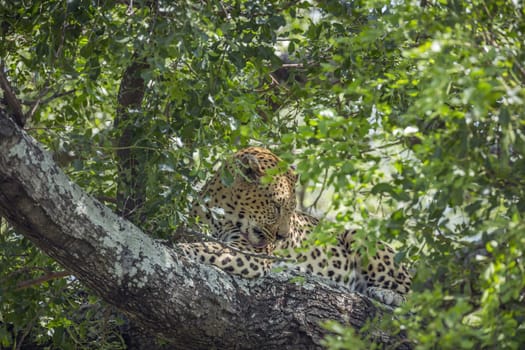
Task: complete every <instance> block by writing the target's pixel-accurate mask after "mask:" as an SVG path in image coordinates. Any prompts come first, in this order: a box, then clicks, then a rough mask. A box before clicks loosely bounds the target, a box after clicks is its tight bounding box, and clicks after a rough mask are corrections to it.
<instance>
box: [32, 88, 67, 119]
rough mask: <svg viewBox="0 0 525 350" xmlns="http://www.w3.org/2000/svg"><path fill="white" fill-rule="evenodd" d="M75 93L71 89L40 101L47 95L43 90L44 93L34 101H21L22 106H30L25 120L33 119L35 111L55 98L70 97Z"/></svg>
mask: <svg viewBox="0 0 525 350" xmlns="http://www.w3.org/2000/svg"><path fill="white" fill-rule="evenodd" d="M75 91H76V90H75V89H72V90H67V91H62V92H55V93H54V94H53V95H51V96H49V97H48V98H46V99H42V97H43V96H44V95H45V94H46V93H47V90H44V93H42V94H41V96H40V97H39V98H37V99H36V100H35V101H22V104H24V105H28V106H30V108H29V112H27V113H26V116H25V118H26V120H27V119H31V118H32V117H33V115H34V114H35V112H36V109H37V108H38V107H39V106H40V105H45V104H47V103H49V102H51V101H53V100H54V99H56V98H59V97H63V96H67V95H70V94H72V93H74V92H75Z"/></svg>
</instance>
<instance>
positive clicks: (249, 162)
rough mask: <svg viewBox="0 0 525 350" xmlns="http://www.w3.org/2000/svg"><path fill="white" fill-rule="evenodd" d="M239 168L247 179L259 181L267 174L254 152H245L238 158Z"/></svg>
mask: <svg viewBox="0 0 525 350" xmlns="http://www.w3.org/2000/svg"><path fill="white" fill-rule="evenodd" d="M237 164H238V165H239V170H240V171H241V173H242V174H243V175H244V177H245V178H246V179H247V180H250V181H258V180H259V178H261V177H262V176H264V175H265V172H264V170H263V168H262V167H261V163H260V162H259V160H258V159H257V157H255V156H254V155H253V154H249V153H245V154H242V155H241V156H239V157H238V158H237Z"/></svg>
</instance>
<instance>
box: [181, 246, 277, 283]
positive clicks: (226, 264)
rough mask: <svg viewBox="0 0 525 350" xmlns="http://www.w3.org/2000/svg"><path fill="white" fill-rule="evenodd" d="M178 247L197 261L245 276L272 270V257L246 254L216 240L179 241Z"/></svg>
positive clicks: (260, 274)
mask: <svg viewBox="0 0 525 350" xmlns="http://www.w3.org/2000/svg"><path fill="white" fill-rule="evenodd" d="M177 248H179V249H180V250H181V251H182V252H183V253H184V254H185V255H186V256H187V257H189V258H191V259H193V260H195V261H197V262H200V263H205V264H210V265H214V266H216V267H218V268H220V269H221V270H224V271H226V272H228V273H231V274H233V275H238V276H241V277H244V278H257V277H261V276H263V275H264V274H266V273H267V272H268V271H269V270H270V267H271V263H272V261H271V259H270V258H263V257H258V256H255V255H256V254H250V253H248V254H244V253H243V252H242V251H238V250H237V249H235V248H234V249H232V248H229V247H228V246H226V245H224V244H221V243H216V242H196V243H179V244H177Z"/></svg>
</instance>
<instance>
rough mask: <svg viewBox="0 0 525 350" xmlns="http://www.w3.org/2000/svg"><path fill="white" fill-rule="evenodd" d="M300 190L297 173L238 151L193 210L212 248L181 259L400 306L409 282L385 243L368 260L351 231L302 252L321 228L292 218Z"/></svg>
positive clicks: (186, 247)
mask: <svg viewBox="0 0 525 350" xmlns="http://www.w3.org/2000/svg"><path fill="white" fill-rule="evenodd" d="M225 179H229V181H225ZM297 182H298V175H297V174H296V172H295V168H294V167H293V166H287V165H286V163H285V162H283V161H282V160H281V159H280V158H279V157H278V156H277V155H275V154H274V153H273V152H272V151H270V150H269V149H266V148H263V147H248V148H245V149H242V150H240V151H238V152H237V153H235V154H234V155H233V157H232V159H231V160H229V161H226V162H225V164H224V165H223V166H222V168H220V169H219V171H218V172H217V173H215V174H214V175H213V176H212V177H211V179H210V180H209V181H208V182H207V183H206V184H205V186H204V187H203V189H202V190H201V192H200V193H199V196H198V198H197V200H195V201H194V203H193V205H192V210H191V215H192V216H193V217H194V218H196V219H197V220H198V221H199V222H200V224H201V225H204V226H206V227H208V228H209V230H210V236H211V237H212V238H213V239H214V241H211V242H197V243H184V244H181V248H182V250H183V253H184V254H185V255H187V256H189V257H190V258H192V259H195V260H197V261H199V262H202V263H206V264H210V265H214V266H216V267H218V268H220V269H222V270H224V271H226V272H228V273H231V274H233V275H237V276H241V277H244V278H258V277H262V276H263V275H265V274H267V273H269V272H270V271H271V270H272V268H274V267H276V266H278V267H279V268H287V269H288V268H289V269H294V270H296V271H299V272H300V273H305V274H311V275H317V276H320V277H321V278H327V279H329V280H331V281H333V282H335V283H337V284H342V285H344V286H345V287H347V289H348V290H350V291H355V292H359V293H362V294H365V295H367V296H369V297H371V298H373V299H375V300H378V301H380V302H381V303H383V304H386V305H390V306H399V305H401V304H402V303H404V302H405V300H406V297H407V295H408V293H409V292H410V288H411V279H412V277H411V274H410V273H409V271H408V269H407V268H406V266H405V265H403V264H398V263H396V262H395V254H396V253H395V251H394V250H393V249H392V248H391V247H390V246H389V245H387V244H386V243H384V242H381V241H379V242H377V243H376V245H377V247H376V248H377V249H376V250H375V251H376V252H375V254H374V255H373V256H366V257H365V256H362V255H361V254H360V252H361V250H359V251H358V250H357V249H355V248H354V245H355V244H354V243H355V242H356V231H355V230H345V231H344V232H342V233H341V234H339V235H338V236H337V239H336V240H335V242H334V243H331V244H327V245H326V246H323V247H320V246H314V247H307V248H306V249H304V248H302V247H303V245H304V243H305V241H306V240H307V239H308V237H309V236H310V235H311V233H312V232H313V231H314V230H315V228H316V227H317V226H318V225H319V222H320V221H319V219H318V218H316V217H314V216H312V215H310V214H307V213H304V212H301V211H299V210H297V195H296V187H297Z"/></svg>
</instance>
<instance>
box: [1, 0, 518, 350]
mask: <svg viewBox="0 0 525 350" xmlns="http://www.w3.org/2000/svg"><path fill="white" fill-rule="evenodd" d="M0 11H1V16H0V21H1V23H0V28H1V33H0V34H1V36H2V38H1V39H2V40H0V57H1V60H2V63H3V64H4V65H5V73H6V74H7V75H8V76H9V78H10V80H11V82H12V85H13V86H14V87H15V88H16V92H17V95H18V97H19V98H20V99H21V100H22V101H24V102H25V103H26V104H27V106H26V110H27V111H28V112H31V111H32V110H33V109H32V107H34V111H33V112H31V120H30V123H29V125H28V126H27V130H28V131H29V132H30V133H31V134H32V135H33V136H34V137H35V138H37V139H38V140H39V141H41V142H43V143H44V144H46V145H47V147H48V148H49V149H50V150H51V151H52V152H54V153H55V155H56V159H57V160H58V161H59V162H60V164H61V165H62V166H63V168H64V169H65V171H66V172H67V173H68V175H69V176H70V177H71V178H72V179H73V180H74V181H75V182H77V183H79V184H80V185H81V186H82V187H83V188H84V189H86V190H87V191H88V192H90V193H91V194H93V195H94V196H98V197H99V198H101V199H106V200H108V198H114V197H115V195H116V182H115V176H116V159H115V146H114V145H115V139H116V138H117V137H118V135H119V129H118V128H113V127H112V122H113V118H114V116H115V111H116V110H117V108H118V106H117V104H116V103H117V96H118V86H119V84H120V79H121V77H122V74H123V72H124V69H125V68H126V67H128V66H129V65H130V64H131V63H132V62H134V61H135V60H145V61H146V62H147V63H148V69H146V70H145V71H143V73H142V76H143V78H144V79H145V81H146V84H147V90H146V95H145V97H144V100H143V103H142V106H141V108H140V109H138V110H134V111H132V112H133V113H134V114H135V119H134V120H133V125H132V127H133V129H134V137H135V143H134V146H133V147H135V148H136V149H137V150H140V151H141V152H142V153H141V154H142V155H143V158H142V159H143V161H144V162H145V164H146V166H144V169H145V171H146V173H145V174H144V176H145V179H146V192H147V202H146V206H145V208H144V210H145V212H146V217H147V220H146V222H142V223H141V226H142V227H143V228H144V229H145V230H147V231H148V232H150V233H152V234H154V235H156V236H160V237H170V236H171V232H172V231H173V230H175V229H176V228H177V227H179V226H180V225H181V224H184V223H185V221H186V220H187V205H188V201H189V198H191V195H192V193H194V191H195V187H196V184H198V183H199V182H200V181H202V180H203V179H204V178H205V176H206V174H208V173H209V171H210V169H211V168H212V166H213V165H214V164H215V163H216V161H217V160H218V159H220V158H223V157H224V155H225V154H227V153H230V152H231V151H232V150H235V149H238V148H241V147H244V146H246V145H249V144H257V145H265V146H269V147H271V148H272V149H274V150H276V152H277V153H279V154H281V155H282V156H283V158H284V159H285V160H287V161H288V162H295V163H296V164H297V169H298V172H299V173H300V174H301V181H302V184H303V185H304V186H305V187H306V188H307V189H308V190H316V191H322V192H323V193H325V194H326V193H328V194H330V198H329V199H328V203H329V204H328V207H327V208H325V210H326V211H327V212H328V213H329V216H330V217H333V218H334V219H335V220H334V221H335V223H336V225H338V226H343V225H351V226H355V227H358V229H359V233H360V235H361V236H362V237H363V238H364V237H365V236H366V237H367V238H368V240H369V241H370V242H373V241H374V240H376V239H384V240H386V241H396V242H398V246H399V252H400V253H399V255H398V258H399V260H400V261H401V260H402V261H404V262H408V263H410V264H412V265H413V267H414V268H415V269H416V270H417V275H416V278H415V282H414V293H413V294H412V296H411V298H410V300H409V302H408V303H407V305H406V306H405V307H403V308H402V309H401V310H399V315H398V317H397V318H396V319H394V320H384V321H385V322H388V323H389V327H391V328H392V329H399V330H403V331H404V332H406V333H407V334H408V337H409V339H410V340H411V341H412V342H413V343H414V345H415V346H416V348H419V349H427V348H453V347H457V348H501V349H507V348H510V349H512V348H518V347H519V346H520V344H523V343H525V328H524V327H523V322H524V318H525V307H524V306H523V305H525V303H524V298H525V276H524V274H525V273H524V271H525V269H524V262H523V247H524V246H525V234H524V231H525V224H524V221H523V218H522V215H523V214H522V213H523V212H524V210H525V193H524V191H525V186H524V185H525V183H524V181H525V180H524V179H525V174H524V173H525V164H524V161H525V160H524V158H523V157H524V153H525V138H524V128H525V125H524V120H525V118H524V115H523V113H524V112H523V107H522V105H523V99H524V98H525V96H524V95H525V91H524V82H525V67H524V66H525V54H524V50H523V42H522V40H521V38H522V37H523V35H524V33H523V31H524V29H525V22H524V20H523V17H524V16H523V15H524V9H523V5H522V4H521V3H519V2H512V1H503V0H497V1H483V0H471V1H454V0H451V1H419V2H415V1H381V0H376V1H323V2H319V3H314V2H309V1H304V2H301V1H299V2H298V1H290V2H281V1H271V0H259V1H222V2H190V1H187V2H184V1H181V2H177V4H176V5H175V4H172V3H171V2H166V3H164V2H156V3H153V2H152V3H149V2H140V1H139V2H135V3H134V4H133V5H126V4H124V2H112V1H108V2H101V3H94V2H89V1H84V0H77V1H69V2H59V1H33V2H31V1H29V2H28V1H25V2H21V1H9V2H8V1H0ZM278 51H280V52H281V55H280V56H281V57H279V54H278ZM284 56H286V57H287V58H286V59H287V60H288V61H286V62H285V63H292V64H289V65H288V66H285V67H283V60H282V59H283V57H284ZM277 69H278V70H277ZM36 101H39V103H38V104H35V102H36ZM311 202H313V204H317V201H315V200H313V201H311ZM107 203H108V204H109V205H112V202H111V201H108V202H107ZM310 204H312V203H310ZM325 226H329V224H328V223H327V224H326V225H325ZM325 226H323V232H324V233H325V235H326V233H330V232H337V230H336V229H333V228H330V227H326V228H325ZM323 232H321V233H320V236H319V237H318V240H317V241H318V242H323V240H325V241H326V240H327V239H329V238H330V237H322V236H323ZM1 237H2V243H1V246H2V249H1V250H0V251H1V252H2V253H0V257H1V258H2V259H3V260H9V257H10V256H13V254H14V255H17V256H18V255H19V256H24V257H27V258H24V259H22V260H21V259H15V260H13V261H12V262H11V263H10V264H1V265H0V266H1V267H0V271H1V275H0V276H1V277H0V278H2V280H5V279H9V280H10V283H11V285H16V282H17V280H16V279H13V277H12V276H13V272H14V271H17V270H19V269H21V268H27V267H28V266H31V267H42V266H46V267H47V266H50V265H51V266H52V263H50V262H49V261H48V260H46V259H45V258H43V257H42V256H40V255H39V253H38V252H36V251H35V249H34V248H32V247H31V245H29V244H28V243H27V242H26V241H25V240H23V239H21V238H20V237H18V236H16V234H14V233H13V232H12V230H4V231H3V232H2V236H1ZM370 246H372V245H370ZM29 261H32V262H31V263H30V262H29ZM55 282H56V284H60V286H54V285H55ZM55 282H53V283H49V285H44V284H43V285H40V286H38V287H36V288H35V289H34V290H33V289H31V290H28V291H27V295H25V294H24V295H20V294H13V293H12V292H7V291H6V290H8V288H7V289H6V288H4V287H3V284H2V287H3V288H2V294H0V297H1V298H2V310H3V311H2V317H3V319H2V320H1V321H0V322H2V326H3V327H4V328H2V329H3V331H2V333H0V341H2V344H3V345H5V346H8V345H10V346H15V345H14V344H15V343H14V340H13V339H12V338H9V337H10V336H11V335H12V334H13V333H10V332H6V328H5V325H6V324H8V323H9V324H10V325H12V326H13V327H15V328H16V329H17V330H18V329H26V327H27V325H28V324H29V323H30V322H31V318H30V315H35V316H36V315H41V316H39V317H40V319H43V318H44V317H47V318H50V319H52V320H53V322H55V324H60V322H62V321H61V320H64V318H63V317H64V316H63V315H64V314H68V313H70V312H71V313H72V312H73V311H72V310H73V309H68V308H69V307H71V306H68V305H67V303H66V302H64V303H60V302H58V301H55V302H53V305H55V306H53V307H56V309H55V311H53V307H51V306H50V305H47V306H45V311H39V310H41V309H39V308H41V307H42V303H40V302H39V301H42V300H47V299H46V298H53V295H56V292H57V290H58V289H56V288H62V289H61V290H67V291H68V293H67V295H69V296H72V295H74V293H75V289H74V288H75V286H74V285H75V283H72V282H71V281H65V280H61V281H55ZM24 293H26V292H24ZM65 299H67V298H65ZM17 308H23V309H24V310H30V311H31V312H29V313H28V314H27V315H28V316H27V317H26V318H24V319H20V315H19V314H18V315H17V317H18V318H16V317H14V316H11V315H14V314H13V313H6V311H4V310H6V309H10V310H17ZM58 309H60V310H61V313H60V314H59V313H57V312H56V310H58ZM39 312H42V313H41V314H38V313H39ZM35 316H33V317H35ZM64 322H65V321H64ZM62 326H63V324H62ZM62 326H60V327H62ZM74 327H75V328H76V327H79V326H78V325H76V326H74ZM329 327H330V329H331V330H332V331H333V332H334V336H332V337H331V338H330V339H328V340H327V343H326V344H327V346H328V347H330V346H332V347H333V348H334V349H336V348H345V347H348V348H350V347H352V346H353V345H354V346H355V347H365V348H366V347H369V346H372V345H370V344H364V343H362V342H361V341H359V343H358V344H357V343H356V344H353V345H352V343H353V340H352V339H355V338H354V337H352V336H347V334H351V333H345V330H344V329H343V328H341V327H340V326H338V325H333V324H330V325H329ZM58 328H59V326H57V329H58ZM76 329H79V328H76ZM31 332H32V335H33V336H34V337H36V338H38V337H45V334H46V333H45V332H46V329H45V327H43V328H41V329H40V328H39V329H33V330H32V331H31ZM347 332H349V331H347ZM352 334H353V333H352ZM338 335H339V336H338ZM56 344H57V346H58V344H59V343H56Z"/></svg>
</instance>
